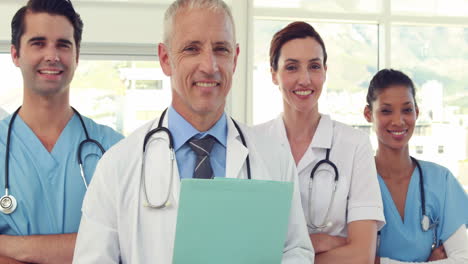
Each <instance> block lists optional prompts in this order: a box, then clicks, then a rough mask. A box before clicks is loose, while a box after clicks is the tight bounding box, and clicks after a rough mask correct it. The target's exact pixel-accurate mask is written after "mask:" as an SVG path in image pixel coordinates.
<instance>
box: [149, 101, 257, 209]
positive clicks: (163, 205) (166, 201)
mask: <svg viewBox="0 0 468 264" xmlns="http://www.w3.org/2000/svg"><path fill="white" fill-rule="evenodd" d="M166 112H167V108H166V109H165V110H164V111H163V112H162V114H161V117H160V118H159V122H158V126H157V127H156V128H154V129H152V130H150V131H148V133H146V135H145V138H144V140H143V157H142V161H141V184H142V187H143V195H144V196H145V201H144V203H143V205H144V206H145V207H148V208H152V209H163V208H166V207H168V206H169V205H170V203H169V199H170V196H171V190H172V186H173V183H174V171H173V168H174V160H175V151H174V138H173V137H172V133H171V131H170V130H169V129H168V128H166V127H163V125H162V123H163V120H164V117H165V116H166ZM231 120H232V122H233V123H234V126H235V127H236V129H237V132H238V133H239V136H240V139H241V141H242V144H243V145H244V147H246V148H247V144H246V142H245V138H244V134H243V133H242V130H241V129H240V127H239V125H238V124H237V123H236V121H234V119H232V118H231ZM156 133H165V134H166V135H167V137H168V138H169V140H168V141H169V142H168V147H169V159H170V163H171V164H170V172H169V175H170V177H171V178H170V180H169V186H168V189H167V194H166V197H165V198H164V200H163V201H162V203H159V204H155V203H151V202H150V200H149V198H148V192H147V190H146V174H145V162H146V153H147V151H146V148H147V145H148V143H151V142H152V141H154V140H162V138H156V137H153V135H155V134H156ZM246 166H247V179H249V180H250V179H252V177H251V173H250V158H249V156H248V155H247V158H246Z"/></svg>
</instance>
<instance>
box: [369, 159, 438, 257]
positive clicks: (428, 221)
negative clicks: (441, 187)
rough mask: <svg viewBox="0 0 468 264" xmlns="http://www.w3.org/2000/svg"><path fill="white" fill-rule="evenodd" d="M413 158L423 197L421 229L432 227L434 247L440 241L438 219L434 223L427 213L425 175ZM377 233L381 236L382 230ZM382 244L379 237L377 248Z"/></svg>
mask: <svg viewBox="0 0 468 264" xmlns="http://www.w3.org/2000/svg"><path fill="white" fill-rule="evenodd" d="M410 158H411V160H412V161H413V162H414V164H416V167H417V168H418V172H419V195H420V197H421V211H422V212H421V215H422V216H421V229H422V230H423V231H424V232H427V231H429V230H431V229H432V232H433V234H432V245H431V248H432V249H434V248H435V247H437V246H438V244H439V241H438V239H437V226H438V224H439V223H438V221H435V222H434V223H431V219H430V218H429V216H427V214H426V193H425V191H424V176H423V170H422V168H421V165H420V164H419V162H418V160H417V159H415V158H413V157H410ZM377 235H378V236H379V237H380V231H378V232H377ZM379 244H380V238H378V239H377V248H378V246H379Z"/></svg>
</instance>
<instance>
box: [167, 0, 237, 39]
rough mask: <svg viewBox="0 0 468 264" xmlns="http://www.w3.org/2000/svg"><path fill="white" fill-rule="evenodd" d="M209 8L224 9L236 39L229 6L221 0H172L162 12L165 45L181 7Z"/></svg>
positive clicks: (213, 9)
mask: <svg viewBox="0 0 468 264" xmlns="http://www.w3.org/2000/svg"><path fill="white" fill-rule="evenodd" d="M184 8H187V9H198V8H203V9H209V10H212V11H224V13H225V14H226V15H227V16H228V17H229V19H230V20H231V23H232V29H233V33H234V39H236V30H235V25H234V19H233V17H232V13H231V8H229V6H228V5H227V4H226V3H225V2H224V1H223V0H176V1H174V2H173V3H172V4H171V5H170V6H169V8H168V9H167V10H166V13H165V14H164V35H163V36H164V39H163V42H164V44H165V45H166V46H168V47H169V46H170V37H171V35H172V31H173V29H174V18H175V16H176V14H177V12H179V11H180V10H181V9H184Z"/></svg>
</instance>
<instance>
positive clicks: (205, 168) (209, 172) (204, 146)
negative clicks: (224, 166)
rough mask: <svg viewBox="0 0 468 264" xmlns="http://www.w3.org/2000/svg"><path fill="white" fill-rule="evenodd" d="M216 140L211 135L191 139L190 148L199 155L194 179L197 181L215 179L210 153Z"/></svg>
mask: <svg viewBox="0 0 468 264" xmlns="http://www.w3.org/2000/svg"><path fill="white" fill-rule="evenodd" d="M215 141H216V139H215V138H214V137H212V136H210V135H208V136H206V137H204V138H201V139H196V138H191V139H190V140H189V146H190V148H192V150H193V151H194V152H195V154H196V155H197V159H196V161H195V169H194V171H193V178H196V179H211V178H213V169H212V168H211V163H210V153H211V149H212V148H213V145H214V143H215Z"/></svg>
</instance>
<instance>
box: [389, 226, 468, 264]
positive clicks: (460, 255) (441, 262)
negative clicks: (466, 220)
mask: <svg viewBox="0 0 468 264" xmlns="http://www.w3.org/2000/svg"><path fill="white" fill-rule="evenodd" d="M442 251H443V252H442ZM444 253H445V254H446V255H445V256H446V257H445V258H441V257H443V256H444V255H443V254H444ZM431 258H433V259H432V260H431ZM381 261H382V264H411V263H420V264H423V263H431V264H459V263H468V234H467V233H466V227H465V225H462V226H460V228H459V229H458V230H457V231H455V233H453V234H452V235H451V236H450V237H449V238H448V239H447V241H445V242H444V245H443V246H441V247H438V248H436V249H434V250H433V251H432V253H431V256H430V257H429V259H428V260H427V262H405V261H398V260H393V259H389V258H382V259H381Z"/></svg>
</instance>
